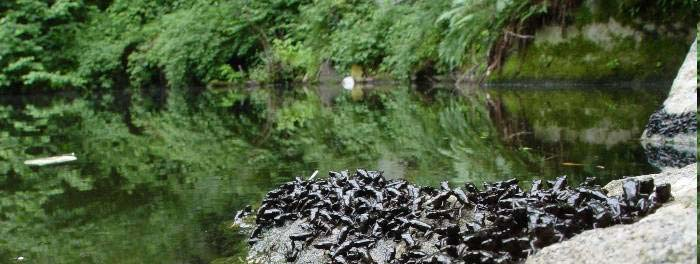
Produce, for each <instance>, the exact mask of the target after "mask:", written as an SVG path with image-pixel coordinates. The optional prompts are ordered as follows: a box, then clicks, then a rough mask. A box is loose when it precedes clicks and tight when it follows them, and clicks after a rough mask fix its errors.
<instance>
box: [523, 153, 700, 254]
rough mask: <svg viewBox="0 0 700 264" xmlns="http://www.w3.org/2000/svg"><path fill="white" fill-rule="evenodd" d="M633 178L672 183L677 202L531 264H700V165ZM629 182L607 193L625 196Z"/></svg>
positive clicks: (559, 247) (552, 249) (587, 235)
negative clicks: (699, 227)
mask: <svg viewBox="0 0 700 264" xmlns="http://www.w3.org/2000/svg"><path fill="white" fill-rule="evenodd" d="M632 179H636V180H640V181H643V180H647V179H653V180H654V181H655V182H656V183H657V184H659V183H661V184H670V187H671V189H672V192H671V194H672V195H673V197H674V199H673V201H671V202H669V203H667V204H664V205H663V206H662V207H661V208H659V209H658V210H657V211H656V213H654V214H652V215H650V216H647V217H645V218H643V219H641V220H640V221H638V222H636V223H633V224H630V225H619V226H613V227H609V228H604V229H595V230H589V231H585V232H583V233H581V234H579V235H577V236H575V237H573V238H572V239H570V240H567V241H564V242H562V243H558V244H555V245H552V246H549V247H546V248H544V249H542V250H541V251H539V252H538V253H537V254H535V255H534V256H532V257H530V258H528V259H527V261H526V263H533V264H534V263H545V264H547V263H552V264H554V263H557V264H560V263H583V264H586V263H590V264H600V263H640V264H645V263H697V231H698V230H697V221H696V220H697V163H696V164H692V165H688V166H686V167H684V168H682V169H671V170H667V171H664V172H663V173H660V174H654V175H647V176H639V177H634V178H632ZM624 181H625V180H617V181H612V182H610V183H609V184H608V185H606V186H605V189H606V190H608V191H610V194H613V195H619V194H621V193H620V189H621V187H622V186H623V185H624Z"/></svg>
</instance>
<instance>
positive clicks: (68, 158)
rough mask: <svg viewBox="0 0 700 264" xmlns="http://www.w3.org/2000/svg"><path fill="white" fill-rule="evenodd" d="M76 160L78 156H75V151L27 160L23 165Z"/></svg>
mask: <svg viewBox="0 0 700 264" xmlns="http://www.w3.org/2000/svg"><path fill="white" fill-rule="evenodd" d="M76 160H78V158H77V157H75V153H70V154H64V155H60V156H54V157H48V158H40V159H31V160H27V161H25V162H24V165H27V166H46V165H52V164H60V163H66V162H71V161H76Z"/></svg>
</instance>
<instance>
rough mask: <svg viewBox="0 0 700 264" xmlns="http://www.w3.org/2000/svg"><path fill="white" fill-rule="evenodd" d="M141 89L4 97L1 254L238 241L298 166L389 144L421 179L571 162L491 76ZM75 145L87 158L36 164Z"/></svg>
mask: <svg viewBox="0 0 700 264" xmlns="http://www.w3.org/2000/svg"><path fill="white" fill-rule="evenodd" d="M129 92H133V95H132V96H128V97H120V95H119V94H116V95H115V94H106V95H97V96H92V97H90V98H86V97H81V96H77V95H76V96H70V97H68V96H65V97H60V96H53V97H51V96H49V97H48V98H21V100H20V101H12V102H8V101H5V102H2V104H0V176H2V177H0V190H2V194H0V222H2V224H1V225H0V234H7V235H3V236H2V237H0V259H9V258H12V257H16V256H19V255H22V256H25V257H27V258H32V259H35V260H39V262H41V260H46V261H49V259H48V258H49V257H50V258H55V261H51V262H59V263H60V262H64V263H65V262H69V263H74V262H121V263H123V262H136V263H142V262H182V261H208V260H211V259H213V258H216V257H218V256H222V255H231V254H237V253H239V252H238V251H235V250H234V249H236V248H239V247H242V246H243V245H244V244H243V242H242V241H241V238H240V237H236V236H235V235H233V234H232V232H231V230H227V229H225V228H222V227H221V226H222V223H223V222H224V221H225V220H227V219H228V218H230V217H231V216H230V213H231V212H232V211H233V210H234V208H240V207H242V205H243V204H249V203H252V204H254V203H256V201H259V199H260V198H261V197H262V195H263V193H265V192H266V191H268V190H269V189H271V188H273V187H274V186H277V185H278V184H280V183H282V182H284V181H288V180H290V179H291V178H292V177H294V176H308V175H310V174H311V172H312V171H314V170H316V169H318V170H320V171H322V172H323V171H328V170H338V169H346V168H349V169H352V168H356V167H366V168H373V167H376V166H379V162H378V160H381V158H382V157H391V158H392V160H395V163H396V164H398V165H397V166H402V168H400V171H404V172H405V178H407V179H409V180H411V181H413V182H415V183H417V184H433V185H437V184H438V182H440V181H443V180H450V181H452V182H465V181H482V180H495V179H503V178H511V177H516V178H519V179H521V180H527V179H529V177H532V176H533V175H537V176H540V175H543V176H556V175H555V174H554V172H548V171H537V169H539V168H541V167H545V166H544V165H542V164H544V161H542V160H543V158H542V157H541V154H539V153H543V152H544V151H523V150H520V149H517V148H516V147H514V146H520V145H519V144H521V142H524V141H525V140H528V138H529V136H527V137H522V136H521V137H515V136H508V137H506V138H505V139H504V138H503V137H504V135H513V134H517V133H518V131H520V130H526V131H529V130H528V127H529V125H528V124H531V122H539V120H540V119H537V118H529V117H526V118H523V117H522V116H519V114H520V113H529V112H528V109H525V108H523V109H511V108H512V107H513V106H514V104H512V102H511V101H509V100H510V99H509V97H508V96H507V95H506V96H503V97H495V98H492V99H491V102H490V105H487V104H486V103H485V102H486V100H485V95H484V94H483V93H480V92H478V91H477V92H474V93H472V94H469V95H468V96H455V95H454V94H452V93H451V92H450V91H445V90H441V89H435V90H434V92H433V93H431V94H430V95H425V94H418V93H415V92H413V91H412V90H411V89H409V88H408V87H396V86H393V87H391V89H382V88H379V87H378V89H367V90H366V91H365V93H364V95H363V97H362V98H359V99H357V100H354V99H353V98H352V96H351V94H349V93H347V92H343V91H341V92H339V93H338V94H337V96H332V98H324V97H323V96H319V95H318V94H317V93H315V92H313V90H312V89H295V90H276V91H271V90H267V89H257V90H252V91H243V90H237V89H227V90H208V91H204V92H202V93H201V94H198V95H193V94H192V91H178V90H175V89H173V90H169V91H168V95H167V96H164V97H158V95H157V92H156V93H151V92H150V91H129ZM70 98H74V99H70ZM5 100H7V99H6V98H5ZM328 100H331V101H332V102H330V103H329V102H328ZM528 100H532V101H533V102H536V101H535V100H534V99H531V98H524V99H523V103H527V102H526V101H528ZM29 103H32V104H33V105H30V104H29ZM535 105H536V104H535ZM515 106H517V105H515ZM495 110H497V111H495ZM513 113H516V114H518V115H513ZM125 115H128V119H126V118H125ZM547 118H550V117H547ZM523 120H528V121H523ZM500 133H504V134H500ZM509 137H510V138H512V140H511V139H510V138H509ZM582 147H583V146H582ZM622 148H624V146H623V147H622ZM544 149H545V151H546V150H547V149H546V147H544ZM591 151H593V152H595V153H600V151H601V150H597V149H593V150H591ZM611 151H612V152H614V153H621V152H623V151H619V150H616V149H612V150H611ZM69 152H75V153H76V154H77V156H78V158H79V160H78V162H76V163H73V164H68V165H61V166H53V167H43V168H38V169H36V168H28V167H26V166H24V165H21V164H22V162H23V161H24V160H25V159H29V158H34V157H43V156H50V155H54V154H59V153H69ZM544 153H546V152H544ZM611 160H612V161H613V162H615V161H620V162H621V163H622V162H625V161H627V160H630V159H627V157H620V158H614V157H613V159H611ZM533 164H534V165H533ZM606 165H607V164H606ZM533 167H534V168H536V169H534V170H533ZM552 171H557V170H554V169H552ZM548 173H549V174H548ZM586 173H587V174H586V175H589V174H595V173H597V171H595V170H593V171H587V172H586ZM204 231H207V232H204Z"/></svg>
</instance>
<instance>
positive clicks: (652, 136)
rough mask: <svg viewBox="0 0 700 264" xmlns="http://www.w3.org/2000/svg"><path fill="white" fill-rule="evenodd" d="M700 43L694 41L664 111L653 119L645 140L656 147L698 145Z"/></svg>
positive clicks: (647, 128) (643, 138)
mask: <svg viewBox="0 0 700 264" xmlns="http://www.w3.org/2000/svg"><path fill="white" fill-rule="evenodd" d="M697 88H698V86H697V40H696V41H693V44H692V46H691V47H690V50H689V51H688V55H687V56H686V58H685V61H684V62H683V65H682V66H681V68H680V70H679V71H678V75H677V76H676V79H675V80H674V81H673V85H672V86H671V91H670V92H669V94H668V98H666V101H664V104H663V107H662V108H661V109H659V110H658V111H656V112H655V113H654V114H652V115H651V117H650V118H649V123H648V124H647V126H646V129H645V130H644V134H643V135H642V140H643V141H647V142H652V144H657V145H660V144H666V143H672V144H673V145H678V144H682V145H696V144H697V118H696V113H697V105H698V99H697Z"/></svg>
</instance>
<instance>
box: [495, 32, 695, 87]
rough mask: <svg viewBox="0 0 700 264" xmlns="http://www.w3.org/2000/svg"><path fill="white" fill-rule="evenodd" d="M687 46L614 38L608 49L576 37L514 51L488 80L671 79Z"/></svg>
mask: <svg viewBox="0 0 700 264" xmlns="http://www.w3.org/2000/svg"><path fill="white" fill-rule="evenodd" d="M687 45H688V44H687V43H685V41H679V40H676V39H672V38H651V37H645V38H643V39H642V40H641V41H640V42H637V41H636V40H635V39H633V38H632V37H622V38H613V43H612V44H611V45H610V46H609V47H610V48H605V47H602V46H601V45H599V44H597V43H595V42H593V41H591V40H589V39H587V38H584V37H583V36H581V35H578V36H576V37H573V38H568V39H566V40H564V41H563V42H559V43H540V44H534V45H530V46H528V47H526V48H523V49H519V50H516V51H515V52H513V53H512V54H511V55H510V56H509V57H508V58H507V60H506V61H505V63H504V66H503V68H501V70H500V71H498V72H496V73H494V74H493V75H492V76H491V77H490V79H491V80H496V81H497V80H528V79H535V80H536V79H545V78H546V79H556V80H606V79H616V80H638V79H655V78H661V79H672V78H673V76H674V75H675V73H676V71H677V70H678V67H679V66H680V64H681V63H682V59H683V57H684V56H683V55H684V54H685V52H686V50H687Z"/></svg>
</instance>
